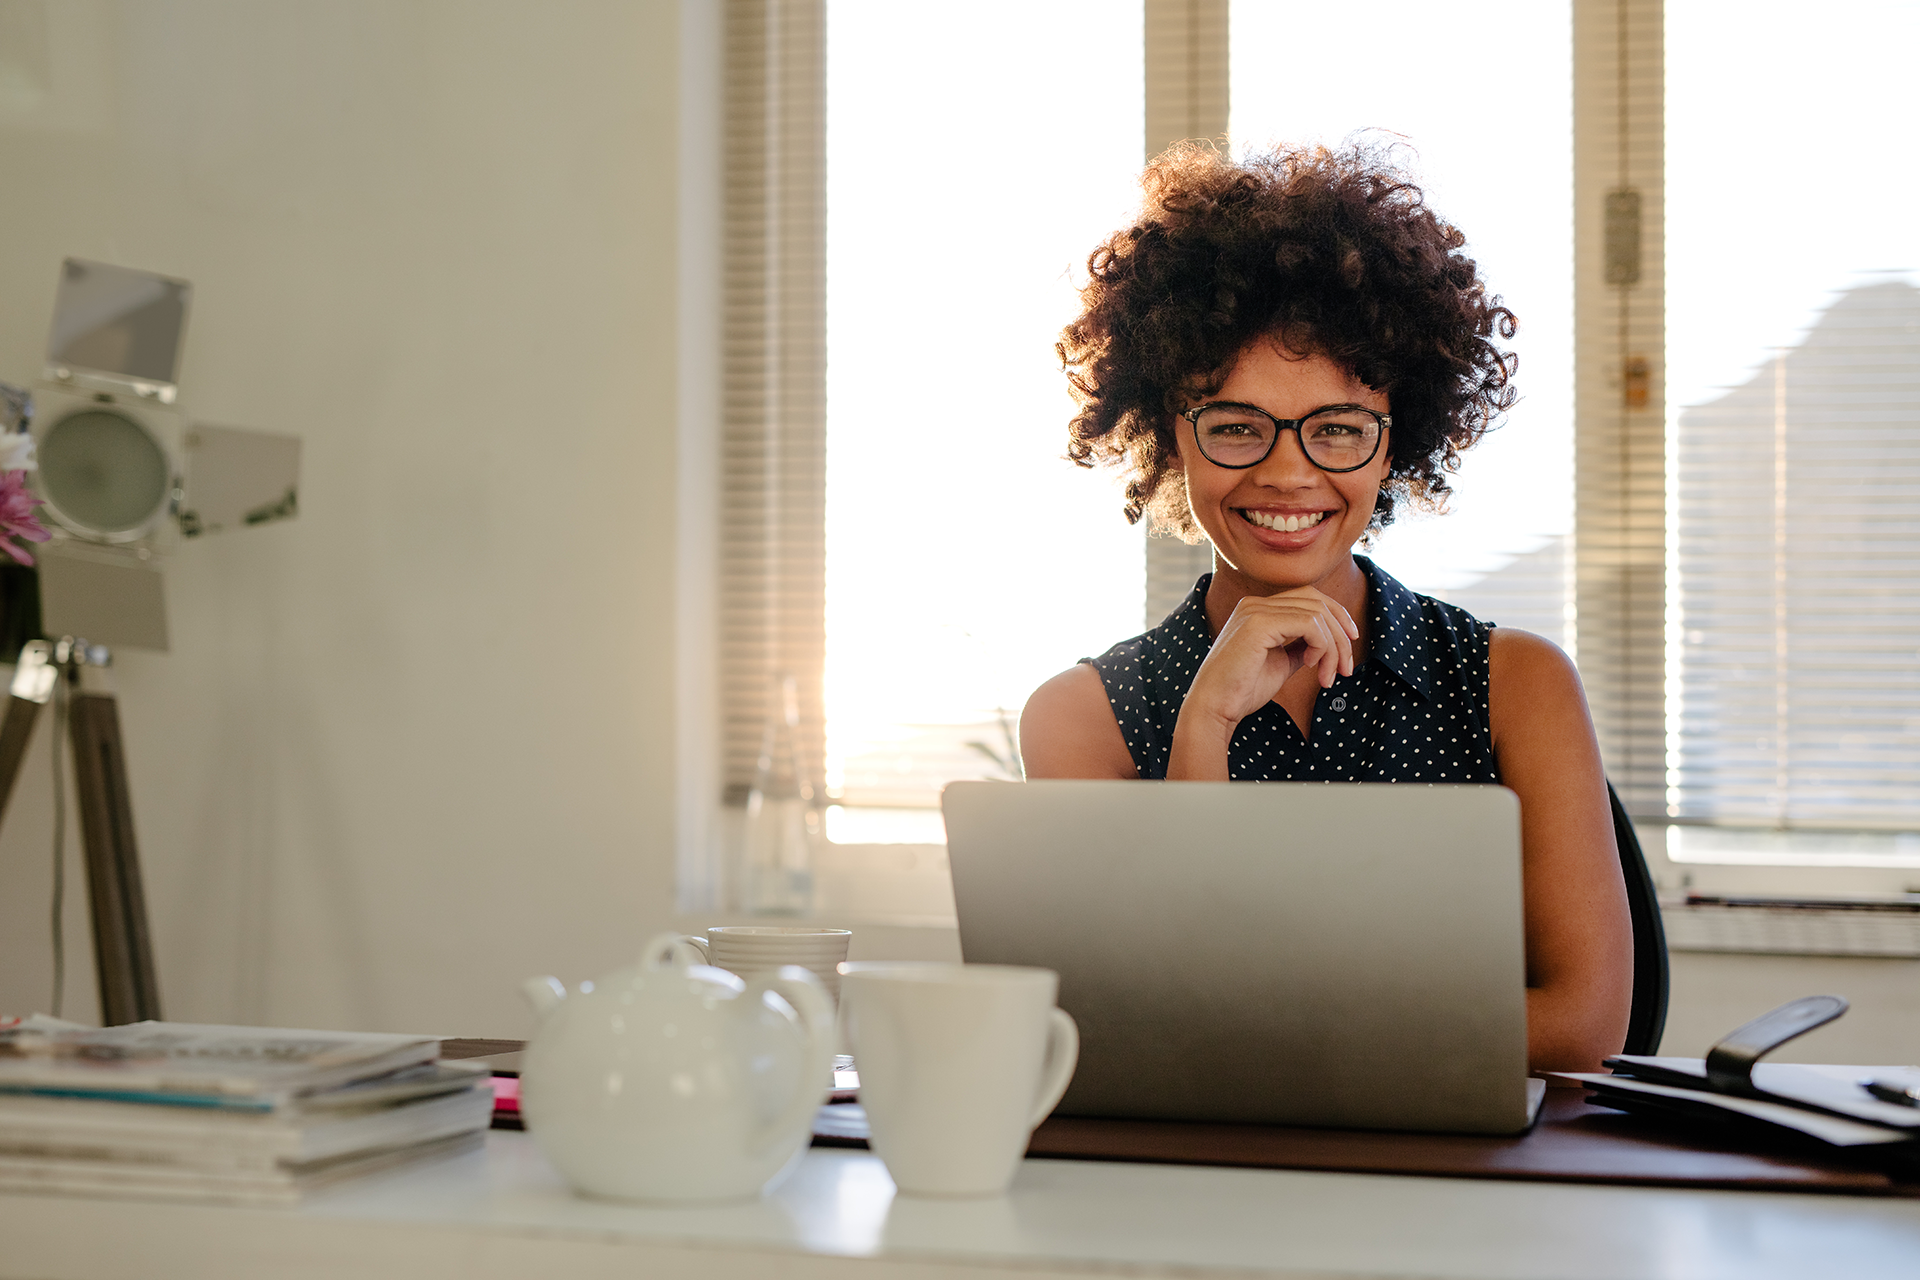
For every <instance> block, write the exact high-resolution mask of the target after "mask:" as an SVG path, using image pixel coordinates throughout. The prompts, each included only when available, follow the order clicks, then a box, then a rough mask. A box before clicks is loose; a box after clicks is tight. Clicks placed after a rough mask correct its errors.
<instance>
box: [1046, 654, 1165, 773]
mask: <svg viewBox="0 0 1920 1280" xmlns="http://www.w3.org/2000/svg"><path fill="white" fill-rule="evenodd" d="M1020 758H1021V761H1022V762H1023V763H1024V764H1025V766H1026V771H1027V776H1028V777H1029V778H1137V777H1139V776H1140V774H1139V772H1138V771H1137V770H1136V769H1135V768H1134V767H1133V755H1132V753H1130V752H1129V751H1128V750H1127V742H1126V739H1125V738H1123V737H1121V735H1120V723H1119V721H1117V720H1115V719H1114V718H1113V705H1112V704H1111V703H1109V702H1108V701H1107V687H1106V686H1105V685H1104V684H1102V683H1101V682H1100V673H1099V672H1098V671H1095V670H1094V669H1093V668H1092V667H1091V666H1089V665H1087V664H1086V663H1084V662H1082V663H1080V664H1079V665H1077V666H1074V667H1072V668H1070V669H1068V670H1066V671H1062V672H1061V673H1060V674H1059V675H1057V676H1055V677H1053V679H1051V680H1049V681H1047V682H1046V683H1045V684H1043V685H1041V686H1040V687H1039V688H1038V689H1035V690H1034V691H1033V696H1032V697H1030V698H1028V699H1027V705H1026V706H1025V707H1024V708H1023V709H1022V710H1021V712H1020Z"/></svg>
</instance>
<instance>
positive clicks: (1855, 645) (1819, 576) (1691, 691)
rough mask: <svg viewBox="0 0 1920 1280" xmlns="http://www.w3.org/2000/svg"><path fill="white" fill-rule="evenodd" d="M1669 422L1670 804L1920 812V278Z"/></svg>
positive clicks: (1858, 307) (1893, 283)
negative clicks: (1672, 514) (1673, 544)
mask: <svg viewBox="0 0 1920 1280" xmlns="http://www.w3.org/2000/svg"><path fill="white" fill-rule="evenodd" d="M1678 423H1679V425H1678V440H1677V450H1676V452H1677V455H1678V472H1679V474H1678V485H1679V492H1678V498H1679V501H1678V503H1677V508H1678V512H1679V530H1678V533H1679V538H1678V545H1679V557H1678V560H1679V582H1678V588H1679V589H1678V592H1677V596H1678V605H1679V610H1678V612H1679V623H1680V643H1679V645H1678V667H1679V675H1680V680H1679V682H1678V683H1679V688H1680V697H1679V700H1678V703H1679V705H1678V707H1677V708H1676V709H1677V711H1678V715H1677V716H1676V721H1677V733H1676V744H1675V759H1674V762H1673V763H1674V771H1673V777H1672V779H1671V781H1672V784H1673V789H1672V792H1671V794H1670V796H1669V800H1670V803H1671V805H1672V811H1673V813H1674V815H1675V816H1678V817H1689V818H1711V819H1714V820H1717V821H1723V822H1732V823H1742V822H1744V823H1750V824H1753V825H1760V826H1773V827H1828V828H1832V827H1841V828H1847V827H1855V828H1860V827H1865V828H1881V829H1895V830H1899V829H1906V830H1912V829H1916V828H1920V508H1916V506H1915V501H1914V499H1915V495H1916V494H1920V289H1916V288H1914V286H1913V285H1912V284H1910V283H1907V282H1905V281H1902V280H1889V281H1883V282H1877V283H1869V284H1863V285H1860V286H1858V287H1855V288H1852V289H1849V290H1847V291H1845V292H1843V293H1841V294H1840V295H1839V297H1838V298H1837V299H1836V300H1835V301H1834V302H1833V303H1832V305H1831V306H1830V307H1829V308H1828V309H1827V310H1826V311H1825V312H1824V313H1823V314H1822V315H1821V316H1820V317H1819V319H1818V320H1817V321H1815V323H1814V325H1813V326H1812V328H1811V329H1810V330H1809V331H1808V332H1807V334H1806V336H1805V338H1804V339H1803V340H1802V341H1801V342H1800V343H1799V344H1798V345H1797V346H1795V347H1793V348H1792V349H1790V350H1787V351H1782V352H1780V353H1778V354H1777V355H1776V356H1775V357H1774V358H1773V359H1772V360H1770V361H1768V362H1766V363H1764V364H1762V365H1761V366H1760V368H1759V369H1758V370H1757V371H1756V372H1755V373H1754V375H1753V377H1752V378H1751V379H1750V380H1748V381H1747V382H1746V383H1745V384H1744V385H1742V386H1739V387H1736V388H1734V389H1733V390H1731V391H1729V392H1727V393H1726V394H1725V395H1723V396H1721V397H1720V398H1719V399H1717V400H1714V401H1712V402H1710V403H1708V404H1704V405H1701V406H1699V407H1696V408H1691V409H1687V410H1684V411H1682V412H1681V413H1680V415H1679V420H1678Z"/></svg>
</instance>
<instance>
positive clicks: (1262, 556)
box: [1176, 338, 1393, 595]
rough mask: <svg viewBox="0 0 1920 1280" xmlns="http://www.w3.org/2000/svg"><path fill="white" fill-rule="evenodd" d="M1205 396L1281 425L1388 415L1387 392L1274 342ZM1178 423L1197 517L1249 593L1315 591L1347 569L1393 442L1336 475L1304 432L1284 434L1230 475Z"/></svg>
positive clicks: (1253, 350) (1249, 353) (1255, 345)
mask: <svg viewBox="0 0 1920 1280" xmlns="http://www.w3.org/2000/svg"><path fill="white" fill-rule="evenodd" d="M1207 400H1208V401H1209V402H1212V401H1233V402H1236V403H1239V404H1250V405H1253V406H1255V407H1257V408H1260V409H1264V410H1266V411H1267V412H1268V413H1270V414H1272V415H1273V416H1274V417H1276V418H1285V419H1292V418H1303V417H1305V416H1306V415H1307V414H1309V413H1311V412H1313V411H1314V410H1315V409H1319V408H1323V407H1325V406H1327V405H1334V404H1355V405H1359V406H1361V407H1362V408H1366V409H1372V410H1374V411H1375V412H1377V413H1381V414H1385V413H1387V412H1388V403H1387V395H1386V393H1385V392H1383V391H1377V390H1375V389H1374V388H1372V387H1369V386H1367V385H1366V384H1365V383H1363V382H1361V381H1360V380H1359V379H1357V378H1355V377H1354V376H1353V374H1352V373H1350V372H1348V371H1347V370H1346V369H1343V368H1341V367H1340V366H1339V365H1337V364H1335V363H1334V362H1333V361H1332V360H1329V359H1328V358H1327V357H1325V356H1322V355H1307V356H1303V355H1300V354H1298V353H1296V352H1292V351H1289V350H1287V349H1286V348H1285V347H1283V346H1281V345H1280V343H1279V342H1278V341H1277V340H1275V339H1271V338H1260V339H1257V340H1255V341H1254V342H1252V343H1251V344H1249V345H1248V346H1247V348H1246V349H1245V350H1244V351H1242V352H1241V353H1240V358H1239V359H1238V360H1237V361H1236V362H1235V363H1234V366H1233V372H1232V373H1231V374H1229V375H1228V377H1227V380H1226V382H1225V383H1223V384H1222V385H1221V387H1220V389H1219V390H1218V391H1216V392H1214V393H1213V394H1212V395H1211V396H1209V397H1207ZM1176 426H1177V427H1178V431H1177V438H1178V440H1179V445H1180V465H1181V468H1182V470H1184V471H1185V473H1186V482H1187V502H1188V504H1189V505H1190V506H1191V507H1192V508H1193V515H1194V519H1195V520H1197V521H1199V523H1200V527H1201V528H1202V529H1203V530H1205V531H1206V534H1207V537H1208V538H1209V539H1211V540H1212V542H1213V548H1214V552H1215V553H1216V554H1217V555H1218V556H1219V557H1220V559H1221V560H1222V561H1223V562H1224V563H1223V565H1222V566H1221V569H1222V570H1223V571H1224V570H1227V569H1231V570H1232V571H1233V572H1234V573H1235V574H1236V575H1237V576H1238V577H1240V578H1242V579H1244V580H1245V581H1244V583H1243V589H1244V590H1246V591H1249V592H1252V593H1254V594H1261V595H1267V594H1272V593H1273V592H1275V591H1285V590H1287V589H1289V588H1292V587H1303V586H1311V585H1315V584H1318V583H1321V582H1325V581H1329V580H1331V578H1332V577H1333V575H1335V574H1338V573H1341V572H1342V571H1345V570H1348V569H1349V568H1350V566H1351V560H1350V559H1349V557H1350V555H1351V553H1352V550H1353V544H1354V543H1356V542H1358V541H1359V540H1360V535H1361V534H1363V533H1365V532H1366V530H1367V524H1368V522H1370V521H1371V520H1372V519H1373V510H1374V500H1375V499H1376V498H1377V497H1378V496H1379V493H1380V485H1381V483H1382V482H1383V481H1384V480H1385V479H1386V475H1387V467H1388V465H1389V461H1390V458H1389V454H1390V451H1391V449H1392V447H1393V442H1392V440H1391V439H1388V440H1384V441H1382V442H1381V446H1380V451H1379V452H1378V453H1376V454H1375V455H1374V457H1373V460H1372V461H1371V462H1369V463H1367V465H1366V466H1364V467H1361V468H1360V469H1359V470H1358V471H1344V472H1331V471H1322V470H1321V469H1320V468H1318V467H1316V466H1314V465H1313V463H1312V462H1310V461H1308V459H1307V455H1306V454H1305V453H1304V452H1303V451H1302V450H1301V447H1300V437H1299V433H1298V432H1295V431H1286V432H1282V433H1281V438H1280V439H1279V440H1277V441H1275V442H1274V446H1273V452H1272V453H1269V454H1268V455H1267V457H1266V459H1265V460H1264V461H1263V462H1260V463H1259V464H1258V465H1256V466H1252V467H1248V468H1247V469H1245V470H1233V469H1231V468H1227V467H1221V466H1216V465H1215V464H1213V463H1212V462H1209V461H1208V460H1207V459H1206V458H1205V457H1203V456H1202V455H1201V453H1200V451H1199V447H1198V446H1197V445H1196V443H1195V441H1194V435H1193V427H1192V425H1191V424H1190V423H1188V422H1186V421H1185V420H1184V419H1182V420H1179V421H1178V422H1177V423H1176Z"/></svg>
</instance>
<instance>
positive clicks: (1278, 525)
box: [1240, 509, 1327, 533]
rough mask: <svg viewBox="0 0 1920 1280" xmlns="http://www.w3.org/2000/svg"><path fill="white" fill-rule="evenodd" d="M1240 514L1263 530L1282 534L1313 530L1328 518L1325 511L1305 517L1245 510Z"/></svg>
mask: <svg viewBox="0 0 1920 1280" xmlns="http://www.w3.org/2000/svg"><path fill="white" fill-rule="evenodd" d="M1240 514H1241V515H1243V516H1245V517H1246V518H1247V519H1248V520H1250V521H1252V522H1253V523H1254V524H1257V525H1259V526H1260V527H1261V528H1262V529H1273V530H1276V531H1278V532H1280V533H1298V532H1299V531H1300V530H1302V529H1311V528H1313V526H1315V525H1317V524H1319V523H1320V522H1321V521H1322V520H1324V519H1326V518H1327V513H1326V512H1324V511H1315V512H1313V513H1312V514H1311V515H1304V516H1283V515H1280V514H1278V513H1277V512H1271V511H1249V510H1244V509H1243V510H1242V511H1241V512H1240Z"/></svg>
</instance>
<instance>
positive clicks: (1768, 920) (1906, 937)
mask: <svg viewBox="0 0 1920 1280" xmlns="http://www.w3.org/2000/svg"><path fill="white" fill-rule="evenodd" d="M1660 916H1661V920H1662V922H1663V923H1664V924H1665V926H1666V934H1667V949H1668V950H1669V951H1720V952H1742V953H1746V954H1750V955H1800V956H1856V957H1878V958H1882V959H1889V960H1912V959H1917V958H1920V912H1916V911H1903V910H1885V911H1880V910H1861V909H1857V908H1848V907H1844V906H1840V905H1837V904H1836V905H1831V906H1827V905H1821V904H1819V903H1804V902H1796V901H1794V900H1791V899H1781V900H1779V901H1777V902H1773V903H1769V902H1765V901H1763V900H1756V901H1746V902H1734V903H1717V902H1709V903H1690V902H1665V903H1662V904H1661V906H1660Z"/></svg>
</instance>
